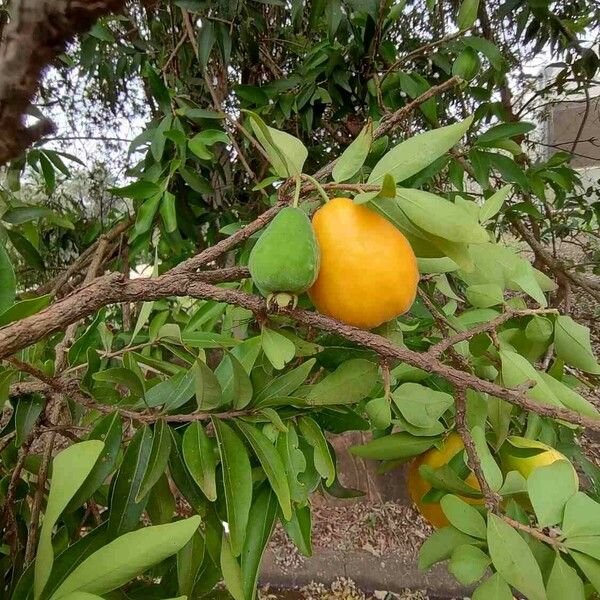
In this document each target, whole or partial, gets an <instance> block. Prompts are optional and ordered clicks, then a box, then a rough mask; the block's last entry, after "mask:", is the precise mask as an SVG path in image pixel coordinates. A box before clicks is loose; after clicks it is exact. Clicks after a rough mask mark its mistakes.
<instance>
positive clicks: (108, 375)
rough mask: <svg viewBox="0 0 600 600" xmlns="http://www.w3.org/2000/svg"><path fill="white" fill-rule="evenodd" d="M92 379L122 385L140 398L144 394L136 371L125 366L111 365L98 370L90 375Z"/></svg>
mask: <svg viewBox="0 0 600 600" xmlns="http://www.w3.org/2000/svg"><path fill="white" fill-rule="evenodd" d="M92 379H94V381H107V382H109V383H114V384H116V385H122V386H125V387H126V388H128V389H129V390H131V392H132V394H134V395H135V396H138V397H139V398H142V397H143V396H144V383H143V382H142V381H141V380H140V378H139V377H138V375H137V373H135V372H133V371H131V370H130V369H126V368H125V367H113V368H112V369H105V370H104V371H98V372H97V373H94V374H93V375H92Z"/></svg>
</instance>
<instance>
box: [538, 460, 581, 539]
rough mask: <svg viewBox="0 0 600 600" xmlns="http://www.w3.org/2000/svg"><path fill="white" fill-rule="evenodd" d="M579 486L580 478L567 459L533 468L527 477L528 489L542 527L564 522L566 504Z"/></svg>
mask: <svg viewBox="0 0 600 600" xmlns="http://www.w3.org/2000/svg"><path fill="white" fill-rule="evenodd" d="M578 487H579V479H578V478H577V475H576V474H575V471H574V469H573V467H572V465H571V463H569V462H568V461H566V460H558V461H556V462H554V463H552V464H551V465H547V466H543V467H538V468H536V469H534V470H533V472H532V473H531V475H530V476H529V477H528V478H527V491H528V493H529V497H530V499H531V504H532V505H533V509H534V511H535V514H536V517H537V520H538V523H539V525H540V526H541V527H548V526H550V525H556V524H557V523H560V522H562V519H563V513H564V509H565V505H566V504H567V502H568V500H569V499H570V498H571V497H572V496H573V495H574V494H575V493H576V492H577V489H578Z"/></svg>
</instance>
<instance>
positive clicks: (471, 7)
mask: <svg viewBox="0 0 600 600" xmlns="http://www.w3.org/2000/svg"><path fill="white" fill-rule="evenodd" d="M478 8H479V0H463V1H462V3H461V5H460V10H459V11H458V17H457V19H456V22H457V24H458V28H459V29H468V28H469V27H471V26H472V25H473V23H475V20H476V19H477V9H478Z"/></svg>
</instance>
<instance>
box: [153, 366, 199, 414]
mask: <svg viewBox="0 0 600 600" xmlns="http://www.w3.org/2000/svg"><path fill="white" fill-rule="evenodd" d="M195 391H196V388H195V374H194V371H193V370H192V369H189V370H188V371H181V372H179V373H177V374H176V375H173V376H172V377H169V378H168V379H165V380H164V381H161V382H160V383H157V384H156V385H155V386H154V387H152V388H150V389H149V390H148V391H147V392H146V401H145V404H146V405H147V406H150V407H154V406H160V405H164V410H175V409H176V408H179V407H180V406H183V405H184V404H185V403H186V402H188V400H190V398H192V397H193V395H194V392H195Z"/></svg>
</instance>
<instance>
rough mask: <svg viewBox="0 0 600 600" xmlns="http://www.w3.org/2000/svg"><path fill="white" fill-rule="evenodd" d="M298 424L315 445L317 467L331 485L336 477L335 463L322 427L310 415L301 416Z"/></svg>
mask: <svg viewBox="0 0 600 600" xmlns="http://www.w3.org/2000/svg"><path fill="white" fill-rule="evenodd" d="M298 425H299V427H300V432H301V433H302V435H303V436H304V438H305V439H306V441H307V442H308V443H309V444H310V445H311V446H312V447H313V450H314V461H315V468H316V469H317V471H318V472H319V475H321V477H323V479H325V483H326V485H327V486H330V485H331V484H332V483H333V481H334V479H335V464H334V462H333V458H332V457H331V453H330V451H329V446H328V445H327V440H326V439H325V436H324V435H323V432H322V431H321V428H320V427H319V426H318V425H317V423H316V421H315V420H314V419H311V418H310V417H301V418H300V419H299V420H298Z"/></svg>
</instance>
